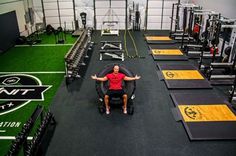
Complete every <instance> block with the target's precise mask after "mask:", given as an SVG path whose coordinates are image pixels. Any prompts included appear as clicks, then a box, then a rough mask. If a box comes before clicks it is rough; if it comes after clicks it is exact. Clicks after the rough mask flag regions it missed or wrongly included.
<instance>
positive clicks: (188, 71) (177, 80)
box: [157, 64, 212, 89]
mask: <svg viewBox="0 0 236 156" xmlns="http://www.w3.org/2000/svg"><path fill="white" fill-rule="evenodd" d="M157 67H158V68H159V70H160V72H161V73H159V75H160V77H161V79H162V80H164V82H165V84H166V86H167V88H168V89H211V88H212V86H211V84H210V83H209V82H208V80H207V79H206V78H205V77H204V75H202V74H201V73H200V72H199V71H198V69H197V68H196V67H194V66H193V65H177V64H172V65H166V64H162V65H161V64H157Z"/></svg>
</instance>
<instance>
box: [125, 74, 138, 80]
mask: <svg viewBox="0 0 236 156" xmlns="http://www.w3.org/2000/svg"><path fill="white" fill-rule="evenodd" d="M140 78H141V76H138V75H135V77H128V76H125V77H124V80H125V81H134V80H139V79H140Z"/></svg>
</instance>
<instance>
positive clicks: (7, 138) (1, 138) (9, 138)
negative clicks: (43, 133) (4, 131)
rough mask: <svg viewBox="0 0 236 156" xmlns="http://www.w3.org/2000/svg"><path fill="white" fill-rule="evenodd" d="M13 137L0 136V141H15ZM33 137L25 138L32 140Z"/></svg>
mask: <svg viewBox="0 0 236 156" xmlns="http://www.w3.org/2000/svg"><path fill="white" fill-rule="evenodd" d="M15 139H16V137H15V136H0V140H15ZM32 139H33V137H31V136H29V137H27V140H32Z"/></svg>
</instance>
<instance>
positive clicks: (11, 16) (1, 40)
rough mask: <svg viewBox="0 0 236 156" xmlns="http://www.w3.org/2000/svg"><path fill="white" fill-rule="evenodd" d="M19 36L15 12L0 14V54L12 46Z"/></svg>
mask: <svg viewBox="0 0 236 156" xmlns="http://www.w3.org/2000/svg"><path fill="white" fill-rule="evenodd" d="M19 35H20V33H19V28H18V23H17V18H16V12H15V11H12V12H8V13H5V14H0V53H3V52H5V51H6V50H7V49H9V48H10V47H12V46H14V45H15V41H16V39H17V38H18V37H19Z"/></svg>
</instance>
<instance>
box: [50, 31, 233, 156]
mask: <svg viewBox="0 0 236 156" xmlns="http://www.w3.org/2000/svg"><path fill="white" fill-rule="evenodd" d="M120 38H121V40H123V33H122V34H121V35H120ZM106 39H107V40H114V39H115V38H114V37H105V38H102V37H101V36H100V32H95V33H94V38H93V41H95V42H96V43H99V41H100V40H106ZM128 39H129V38H128ZM135 40H136V44H137V46H138V49H139V52H140V54H141V55H144V56H145V57H146V58H145V59H126V60H125V61H124V62H121V61H99V53H98V49H99V46H100V44H96V46H95V49H94V52H93V54H92V56H91V60H90V63H89V64H88V68H87V71H86V73H85V76H84V77H83V79H82V80H79V81H75V82H74V83H72V84H71V85H70V86H69V87H68V88H67V87H66V86H65V84H64V83H62V85H61V87H60V89H59V90H58V92H57V94H56V96H55V100H54V102H53V104H52V107H51V110H52V112H53V113H54V115H55V119H56V121H57V126H56V129H55V132H54V135H53V137H52V140H51V142H50V145H49V147H48V150H47V153H46V155H48V156H95V155H96V156H121V155H122V156H157V155H160V156H170V155H171V156H190V155H191V156H235V155H236V141H194V142H190V141H189V138H188V136H187V134H186V132H185V130H184V127H183V125H182V124H181V122H176V121H175V120H174V118H173V115H172V113H171V108H172V107H174V104H173V103H172V101H171V98H170V96H169V93H170V91H168V90H167V88H166V85H165V84H164V82H163V81H160V80H159V78H158V75H157V67H156V62H154V60H153V58H152V56H151V55H148V47H147V45H146V42H145V41H144V38H143V32H136V33H135ZM128 47H129V48H128V50H129V51H130V54H131V55H133V54H134V48H133V47H132V44H131V43H130V42H129V43H128ZM111 62H112V63H114V62H117V63H123V64H125V65H127V66H128V68H130V69H131V70H132V71H133V72H134V73H137V74H138V75H141V76H142V78H141V79H140V80H139V81H137V88H136V92H135V93H136V99H135V101H134V104H135V113H134V115H133V116H129V115H124V114H122V111H121V110H119V109H115V110H112V112H111V114H110V115H101V114H99V112H98V109H97V98H98V96H97V93H96V90H95V82H94V81H93V80H91V78H90V76H91V75H92V74H95V73H98V72H99V71H100V70H101V69H102V68H103V67H104V65H106V64H108V63H111ZM185 62H186V63H189V61H185ZM185 62H176V63H179V64H186V63H185ZM161 63H165V62H161ZM169 63H171V62H169ZM214 90H215V89H213V90H198V91H196V92H202V93H204V92H209V91H214ZM172 92H173V91H172ZM180 92H190V91H189V90H188V91H183V90H182V91H180ZM193 92H194V91H193Z"/></svg>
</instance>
